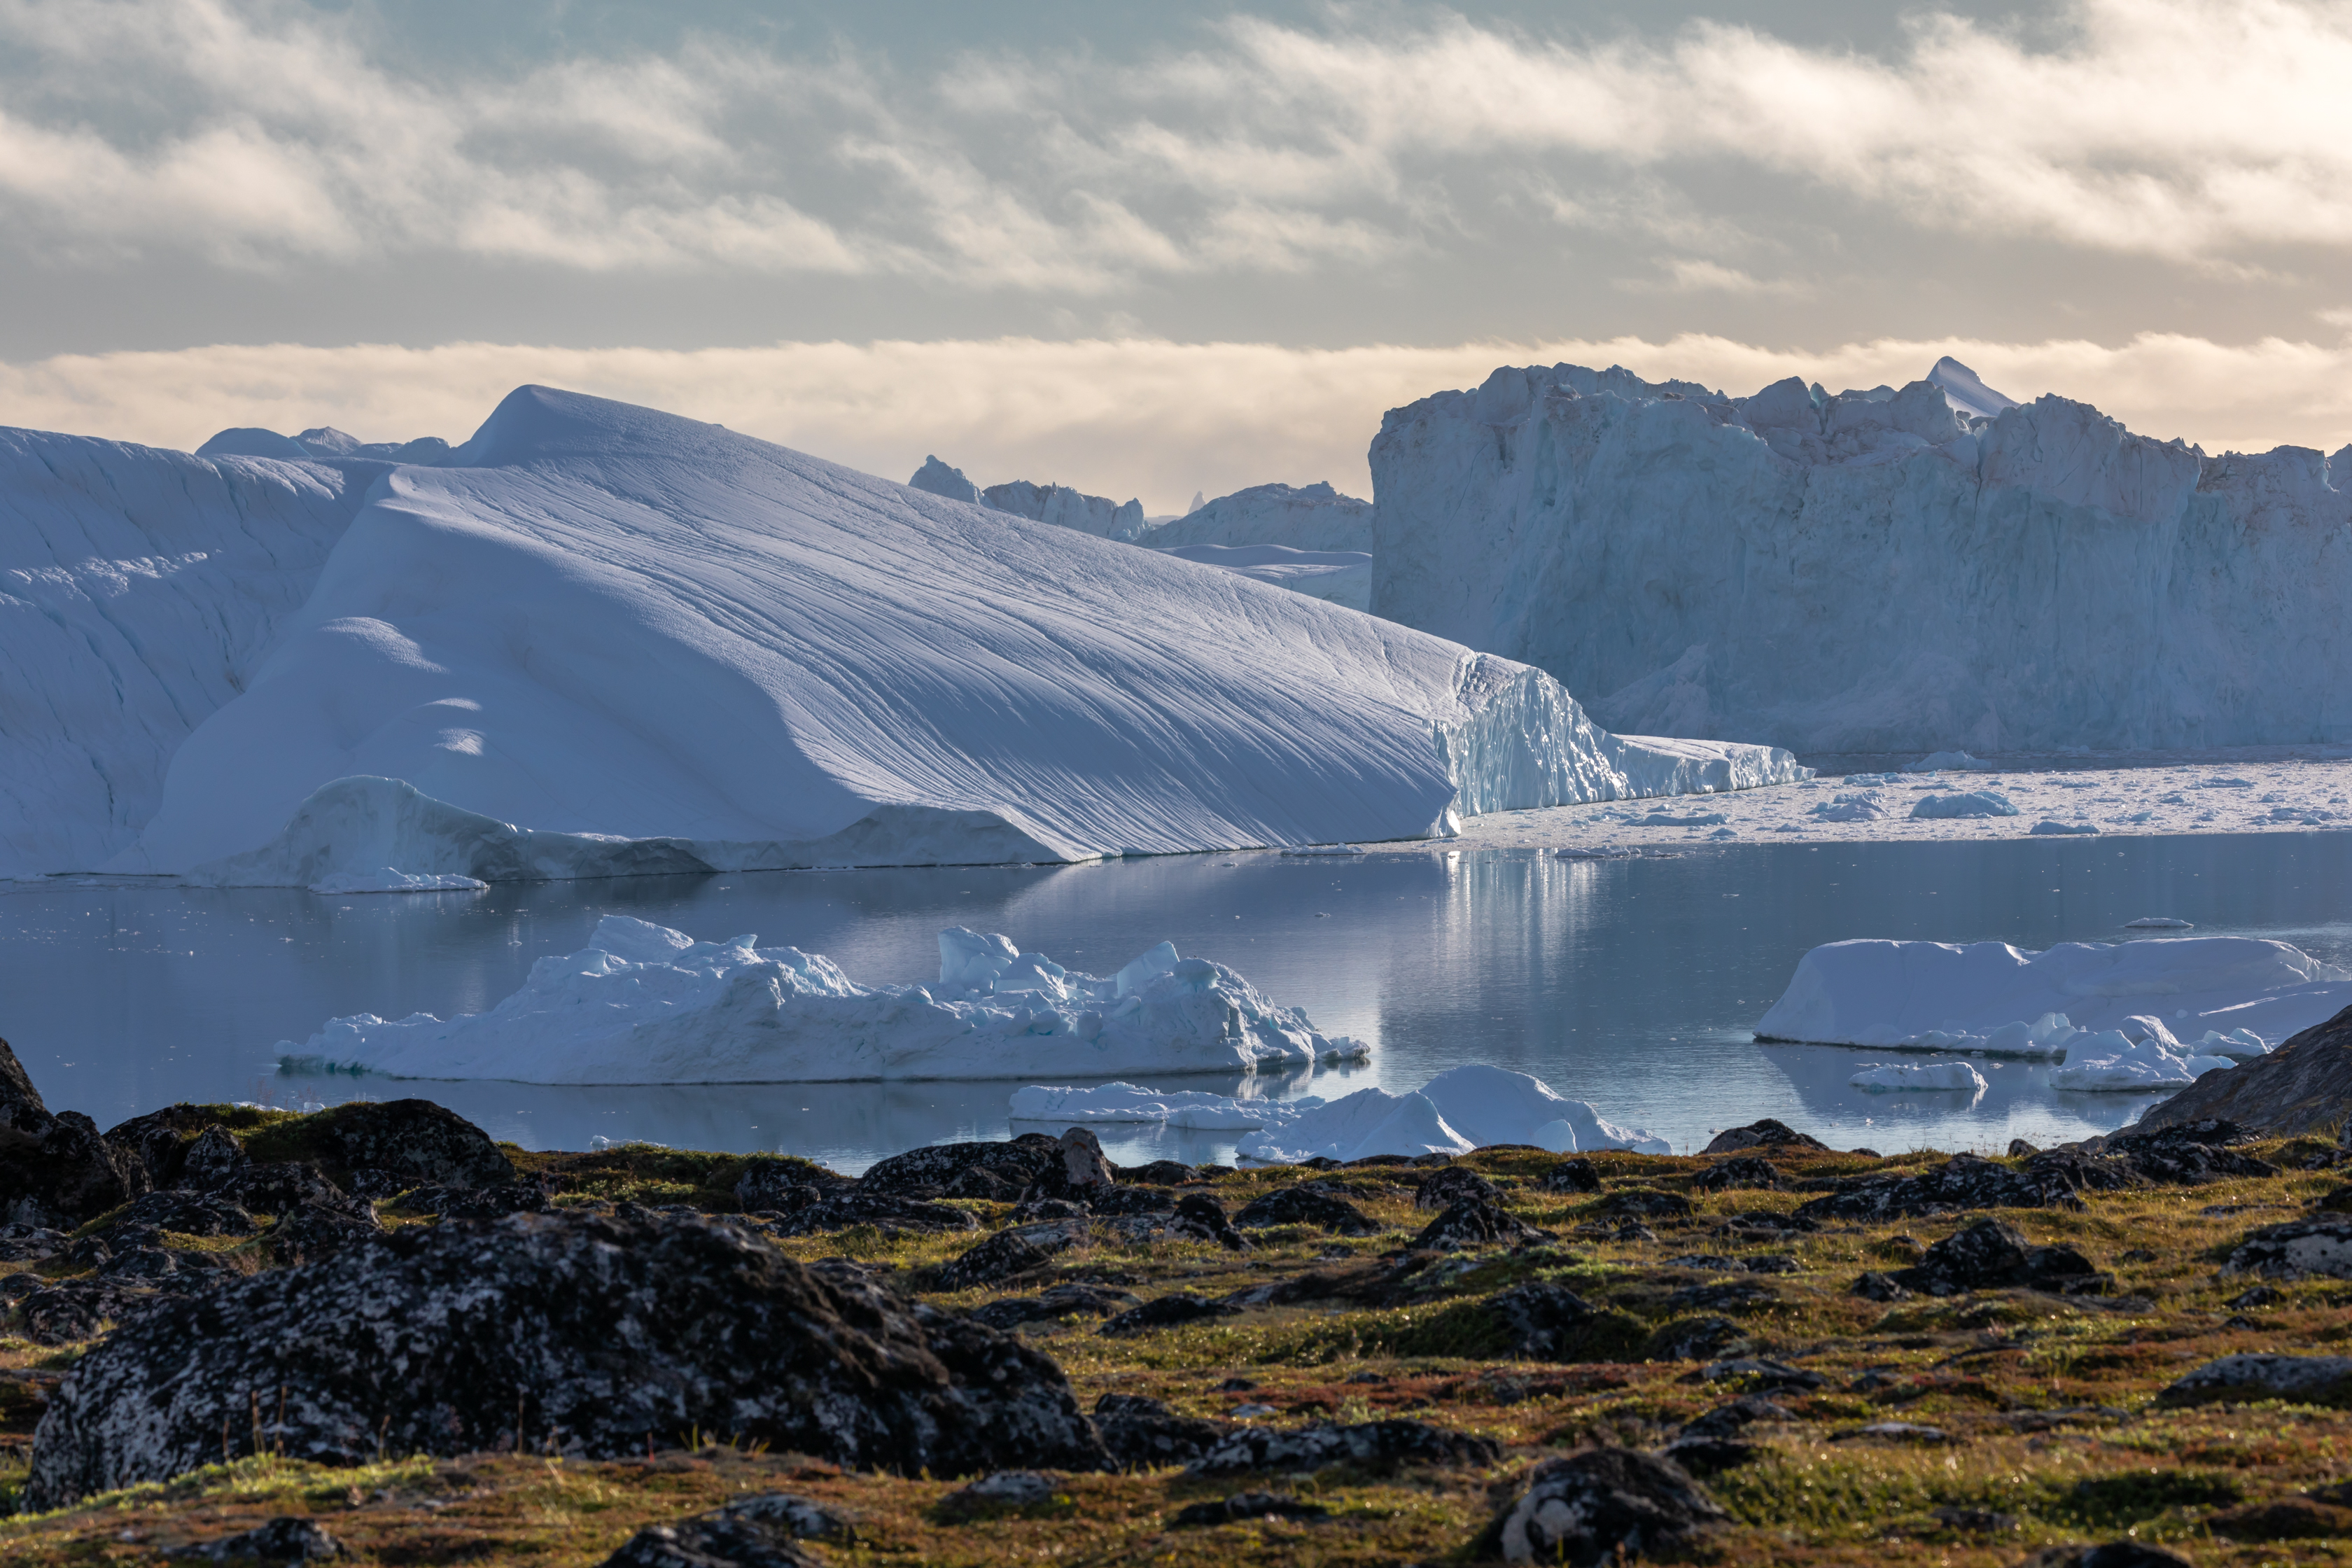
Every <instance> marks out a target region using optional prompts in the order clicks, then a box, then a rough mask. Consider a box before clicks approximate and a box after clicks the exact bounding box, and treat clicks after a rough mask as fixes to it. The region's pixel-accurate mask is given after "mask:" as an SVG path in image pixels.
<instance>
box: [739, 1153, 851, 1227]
mask: <svg viewBox="0 0 2352 1568" xmlns="http://www.w3.org/2000/svg"><path fill="white" fill-rule="evenodd" d="M848 1185H850V1180H849V1178H848V1177H846V1176H844V1175H840V1174H837V1173H835V1172H832V1171H828V1170H826V1169H825V1168H824V1166H823V1165H818V1164H814V1163H810V1162H809V1161H806V1160H754V1161H752V1162H751V1163H750V1164H748V1165H746V1166H745V1167H744V1168H743V1174H742V1177H741V1179H740V1180H739V1181H737V1182H736V1184H735V1201H736V1202H737V1203H738V1204H740V1205H742V1207H743V1210H744V1212H745V1213H747V1214H750V1213H753V1212H756V1211H758V1210H760V1209H781V1208H782V1207H783V1206H784V1205H785V1194H788V1193H789V1192H791V1191H792V1190H793V1188H795V1187H810V1188H814V1189H816V1190H817V1191H819V1192H822V1191H824V1189H825V1188H828V1187H845V1186H848Z"/></svg>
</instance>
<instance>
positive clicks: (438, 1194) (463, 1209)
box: [396, 1182, 555, 1219]
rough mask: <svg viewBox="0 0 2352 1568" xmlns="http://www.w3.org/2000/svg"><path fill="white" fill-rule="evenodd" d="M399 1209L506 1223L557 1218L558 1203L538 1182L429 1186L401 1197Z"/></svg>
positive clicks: (415, 1189) (444, 1217) (454, 1217)
mask: <svg viewBox="0 0 2352 1568" xmlns="http://www.w3.org/2000/svg"><path fill="white" fill-rule="evenodd" d="M396 1206H397V1207H399V1208H401V1209H404V1210H405V1211H407V1212H408V1213H410V1214H429V1215H440V1216H441V1217H442V1218H443V1219H503V1218H504V1217H505V1216H507V1215H510V1214H553V1213H554V1212H555V1200H554V1199H553V1198H551V1197H550V1196H548V1194H547V1189H546V1188H545V1187H542V1186H541V1185H540V1184H538V1183H537V1182H502V1183H500V1184H499V1185H497V1186H495V1187H445V1186H443V1185H441V1184H439V1183H437V1182H429V1183H427V1184H425V1185H424V1186H421V1187H411V1188H409V1189H408V1191H406V1192H404V1193H403V1194H400V1200H399V1203H398V1205H396Z"/></svg>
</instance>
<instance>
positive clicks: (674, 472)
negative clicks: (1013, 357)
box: [0, 387, 1801, 886]
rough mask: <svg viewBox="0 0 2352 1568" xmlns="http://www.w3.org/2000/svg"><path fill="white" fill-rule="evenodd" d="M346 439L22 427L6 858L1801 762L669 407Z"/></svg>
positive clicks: (1161, 808)
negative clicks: (461, 440) (1637, 720)
mask: <svg viewBox="0 0 2352 1568" xmlns="http://www.w3.org/2000/svg"><path fill="white" fill-rule="evenodd" d="M332 435H333V433H331V432H310V433H307V434H306V437H304V438H303V439H301V440H289V439H288V438H285V437H268V432H250V431H248V432H239V433H237V438H236V440H232V441H227V442H226V443H225V445H226V447H229V448H235V449H236V450H238V451H254V450H264V449H266V450H267V451H268V452H270V453H272V454H275V455H270V456H259V457H253V456H237V455H231V454H230V453H228V452H226V451H224V452H221V453H219V454H217V455H213V456H208V457H201V458H191V457H188V456H186V455H184V454H179V453H171V452H160V451H155V450H152V449H149V448H143V447H126V446H121V445H118V444H115V443H110V442H103V441H93V440H86V439H81V438H79V437H63V436H47V435H39V434H35V433H30V432H0V647H6V648H7V650H8V654H9V675H10V679H11V682H12V687H11V689H12V690H14V691H16V693H18V695H19V697H20V699H21V700H16V701H12V702H6V703H0V876H22V875H34V874H40V873H45V872H49V871H57V870H89V869H99V868H110V869H113V870H117V871H126V872H142V873H150V872H164V873H173V874H180V875H184V876H189V877H192V878H194V879H199V880H204V881H210V882H226V883H240V884H254V885H283V886H310V885H314V884H325V883H327V882H328V881H329V880H330V879H333V878H336V877H339V876H340V877H349V878H357V879H363V880H370V881H373V882H378V883H382V882H386V881H388V880H389V879H391V878H393V877H421V878H434V877H470V878H475V879H482V880H492V881H495V880H501V879H511V878H515V877H535V876H589V875H610V874H614V873H616V872H625V871H630V870H697V869H711V868H717V869H736V868H781V867H792V866H812V865H831V866H859V865H906V864H935V863H958V862H970V861H1003V860H1031V861H1054V860H1070V859H1079V858H1093V857H1097V856H1104V855H1118V854H1123V853H1129V852H1134V853H1161V852H1175V851H1183V850H1192V849H1207V848H1233V847H1251V846H1258V845H1292V844H1309V843H1323V842H1335V841H1341V840H1381V839H1393V838H1398V837H1423V836H1427V835H1430V834H1433V833H1444V832H1445V831H1448V829H1449V826H1450V825H1451V824H1452V823H1453V822H1454V821H1456V820H1458V818H1459V817H1460V816H1465V815H1469V814H1472V813H1475V812H1483V811H1493V810H1499V809H1507V808H1509V807H1513V806H1519V805H1546V804H1553V803H1559V802H1569V801H1581V800H1596V799H1613V798H1623V797H1632V796H1639V795H1667V794H1674V793H1678V792H1681V791H1685V790H1694V789H1696V790H1718V789H1735V788H1743V787H1748V786H1750V785H1754V784H1769V783H1773V782H1777V781H1781V780H1786V779H1789V778H1791V777H1794V776H1797V775H1798V774H1799V773H1801V770H1799V769H1798V768H1797V767H1796V765H1795V763H1793V761H1792V760H1791V759H1790V757H1789V756H1788V755H1787V754H1786V753H1784V752H1772V751H1770V750H1768V749H1764V748H1758V747H1748V746H1717V745H1713V744H1710V743H1707V742H1659V743H1650V742H1642V741H1639V740H1630V739H1627V738H1624V737H1619V736H1612V735H1610V734H1608V733H1607V732H1606V731H1601V730H1600V729H1598V728H1597V727H1596V726H1594V725H1593V724H1591V722H1590V721H1588V720H1587V719H1586V718H1585V717H1584V715H1583V713H1582V711H1581V710H1580V709H1579V708H1578V707H1577V705H1576V703H1575V701H1574V700H1573V699H1572V698H1570V696H1569V694H1568V693H1567V692H1566V691H1565V690H1564V689H1561V688H1560V687H1559V683H1558V682H1556V681H1553V680H1551V679H1549V677H1547V676H1544V675H1543V674H1542V673H1541V672H1540V671H1537V670H1533V669H1529V668H1527V667H1525V666H1521V665H1515V664H1512V663H1510V662H1509V661H1508V660H1504V659H1497V658H1490V657H1486V656H1481V655H1476V654H1474V653H1472V652H1471V651H1470V650H1468V649H1466V648H1464V647H1460V646H1459V645H1456V644H1454V643H1449V642H1446V641H1444V640H1443V639H1441V638H1437V637H1429V636H1427V635H1424V634H1422V633H1418V632H1413V631H1410V630H1407V629H1405V628H1403V627H1401V626H1395V625H1392V624H1390V623H1387V622H1382V621H1379V620H1375V619H1373V618H1371V617H1370V616H1363V615H1359V614H1355V613H1353V612H1350V611H1348V610H1344V609H1340V608H1338V607H1336V606H1334V605H1328V604H1319V603H1317V602H1315V601H1314V600H1312V599H1309V598H1307V597H1306V596H1304V595H1297V594H1289V593H1283V592H1280V591H1278V590H1276V589H1274V588H1272V587H1269V586H1267V585H1266V584H1262V583H1257V582H1253V581H1251V580H1250V579H1249V578H1247V577H1245V576H1242V575H1238V574H1234V573H1229V572H1221V571H1215V570H1213V569H1210V568H1207V567H1202V566H1198V565H1194V564H1192V563H1187V562H1183V561H1179V560H1175V559H1172V558H1171V557H1169V556H1167V555H1163V554H1160V553H1157V552H1151V551H1148V550H1138V549H1134V548H1132V547H1130V546H1127V545H1122V544H1118V543H1114V542H1109V541H1107V540H1102V539H1096V538H1091V537H1088V536H1087V535H1086V534H1084V533H1081V532H1078V531H1073V530H1070V529H1066V528H1059V527H1055V526H1052V525H1050V524H1047V523H1043V522H1036V521H1025V520H1024V519H1021V518H1018V517H1014V516H1012V515H1010V514H1008V513H1006V512H1003V511H999V510H991V509H988V508H985V507H982V506H978V505H974V504H971V503H970V502H965V501H959V500H950V499H946V498H943V497H940V496H938V495H935V494H931V493H928V492H926V491H924V490H920V489H910V488H908V487H907V486H903V485H898V484H892V483H889V482H887V481H885V480H882V479H874V478H871V477H869V476H866V475H864V474H859V473H856V472H854V471H852V470H850V469H847V468H841V467H839V466H837V465H835V464H831V463H827V462H824V461H822V460H820V459H818V458H811V457H807V456H804V455H803V454H801V453H797V452H793V451H790V450H787V449H785V448H783V447H775V446H772V445H769V444H768V443H765V442H761V441H757V440H753V439H751V438H750V437H743V436H739V435H735V434H733V433H731V432H729V431H727V430H724V429H721V428H719V426H711V425H703V424H698V423H696V422H694V421H692V420H688V419H681V418H677V417H675V416H670V415H667V414H660V413H656V412H654V411H652V410H649V409H643V408H635V407H631V406H629V405H624V404H617V403H610V402H605V401H603V400H600V399H596V398H592V397H583V396H579V395H572V394H568V393H562V392H554V391H550V390H548V389H546V388H543V387H525V388H522V389H520V390H519V391H517V392H515V393H514V394H512V395H509V397H508V398H507V399H506V400H505V401H504V402H502V403H501V404H500V405H499V408H498V410H497V411H496V412H495V413H494V414H493V415H492V416H490V418H489V419H488V421H487V422H486V423H485V424H484V425H483V426H482V428H481V429H480V430H479V431H478V433H477V434H476V435H475V437H473V438H472V439H471V440H470V441H467V443H465V444H464V445H463V446H462V447H457V448H456V449H454V450H449V449H446V448H442V449H438V450H437V451H436V450H435V449H433V448H437V443H436V444H433V448H428V447H425V446H423V445H421V444H411V446H409V447H396V448H394V447H385V448H383V450H381V451H380V450H378V449H376V448H362V447H358V446H357V445H356V444H346V443H348V438H344V443H337V442H334V441H331V440H328V439H327V438H326V437H330V436H332ZM313 436H315V437H320V439H319V440H316V441H313V440H311V439H310V437H313ZM263 437H268V440H264V439H263ZM415 452H423V453H424V454H425V455H427V456H435V457H436V466H431V467H419V466H414V465H413V464H410V463H408V462H406V461H405V460H404V459H403V458H402V455H403V454H404V453H415ZM387 454H388V455H387ZM395 459H400V460H395ZM933 479H934V482H945V481H944V480H942V479H939V477H938V476H933Z"/></svg>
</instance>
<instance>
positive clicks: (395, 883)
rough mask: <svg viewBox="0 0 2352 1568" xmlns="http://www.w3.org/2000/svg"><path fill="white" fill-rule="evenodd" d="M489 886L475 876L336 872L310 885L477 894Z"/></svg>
mask: <svg viewBox="0 0 2352 1568" xmlns="http://www.w3.org/2000/svg"><path fill="white" fill-rule="evenodd" d="M488 886H489V884H488V882H484V881H479V880H478V879H475V878H472V877H456V876H426V875H423V874H420V873H418V872H415V871H395V870H394V869H393V868H391V867H389V866H385V867H383V868H381V869H378V870H373V871H336V872H333V873H331V874H330V875H328V876H324V877H321V878H320V879H318V880H317V881H315V882H313V883H311V884H310V891H312V892H314V893H478V892H481V891H482V890H483V889H487V888H488Z"/></svg>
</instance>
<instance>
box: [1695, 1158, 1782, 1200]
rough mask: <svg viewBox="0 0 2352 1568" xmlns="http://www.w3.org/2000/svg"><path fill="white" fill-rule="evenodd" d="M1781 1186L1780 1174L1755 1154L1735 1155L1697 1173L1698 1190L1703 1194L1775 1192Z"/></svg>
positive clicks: (1770, 1164)
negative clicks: (1741, 1191) (1744, 1190)
mask: <svg viewBox="0 0 2352 1568" xmlns="http://www.w3.org/2000/svg"><path fill="white" fill-rule="evenodd" d="M1780 1185H1781V1182H1780V1172H1779V1171H1778V1170H1776V1169H1774V1168H1773V1165H1772V1162H1771V1161H1769V1160H1767V1159H1765V1158H1763V1157H1762V1156H1761V1155H1757V1154H1735V1155H1733V1156H1732V1157H1731V1158H1730V1159H1728V1160H1720V1161H1717V1163H1714V1164H1712V1165H1709V1166H1708V1167H1707V1168H1706V1170H1705V1171H1702V1172H1701V1173H1699V1178H1698V1188H1699V1191H1701V1192H1705V1193H1727V1192H1733V1191H1737V1190H1740V1189H1749V1190H1755V1189H1764V1190H1769V1191H1777V1190H1778V1189H1779V1188H1780Z"/></svg>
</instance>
